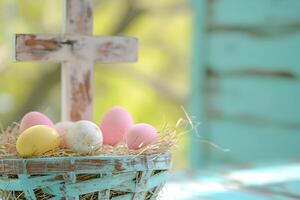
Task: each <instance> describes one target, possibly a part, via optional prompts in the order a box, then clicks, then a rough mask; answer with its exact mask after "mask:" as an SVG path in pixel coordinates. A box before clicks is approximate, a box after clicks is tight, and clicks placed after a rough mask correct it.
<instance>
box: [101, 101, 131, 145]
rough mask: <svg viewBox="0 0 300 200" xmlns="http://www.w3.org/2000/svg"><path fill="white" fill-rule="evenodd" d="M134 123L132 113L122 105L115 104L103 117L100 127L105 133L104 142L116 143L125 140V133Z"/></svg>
mask: <svg viewBox="0 0 300 200" xmlns="http://www.w3.org/2000/svg"><path fill="white" fill-rule="evenodd" d="M132 125H133V119H132V117H131V115H130V113H129V112H128V111H127V110H126V109H125V108H122V107H120V106H114V107H113V108H111V109H110V110H109V111H108V112H107V113H106V114H105V115H104V117H103V120H102V122H101V124H100V129H101V131H102V133H103V143H104V144H109V145H115V144H117V143H119V142H120V141H122V140H124V138H125V134H126V133H127V131H128V130H129V128H130V127H131V126H132Z"/></svg>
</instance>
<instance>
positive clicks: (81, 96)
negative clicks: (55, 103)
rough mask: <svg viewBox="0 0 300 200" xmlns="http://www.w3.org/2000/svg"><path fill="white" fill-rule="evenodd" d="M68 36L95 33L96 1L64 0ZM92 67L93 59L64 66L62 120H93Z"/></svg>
mask: <svg viewBox="0 0 300 200" xmlns="http://www.w3.org/2000/svg"><path fill="white" fill-rule="evenodd" d="M64 3H65V5H64V9H65V10H64V12H65V19H64V20H65V23H64V26H65V27H64V28H65V30H64V31H65V33H66V34H70V35H72V34H79V35H92V34H93V0H64ZM93 68H94V63H93V61H90V60H85V61H83V60H70V61H64V62H63V63H62V73H61V76H62V79H61V80H62V82H61V84H62V85H61V86H62V93H61V97H62V101H61V109H62V116H61V118H62V120H67V121H77V120H80V119H86V120H92V119H93V87H94V82H93Z"/></svg>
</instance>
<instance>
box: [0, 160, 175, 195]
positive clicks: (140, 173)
mask: <svg viewBox="0 0 300 200" xmlns="http://www.w3.org/2000/svg"><path fill="white" fill-rule="evenodd" d="M150 158H151V159H150ZM19 161H20V159H14V160H11V159H10V160H9V162H5V161H4V160H2V163H5V164H6V165H5V166H0V169H2V170H3V171H5V172H24V171H27V172H32V173H10V174H5V173H4V174H2V176H1V177H0V190H1V191H2V192H1V193H2V194H1V195H2V197H3V198H4V199H13V198H12V197H14V198H16V197H19V198H20V199H30V200H31V199H33V200H35V199H37V200H40V199H63V198H66V199H93V200H97V199H103V200H105V199H106V200H108V199H134V200H145V199H147V200H149V199H152V200H153V199H155V198H156V196H157V194H158V192H159V190H160V188H161V187H162V185H163V184H164V182H165V181H166V179H167V176H168V169H169V168H170V165H171V163H170V157H168V156H166V155H163V154H162V155H156V157H153V156H151V157H150V156H139V157H121V158H120V157H111V158H109V157H89V158H85V157H84V158H73V159H71V160H69V158H67V159H65V160H64V159H61V158H60V159H58V160H56V159H26V160H25V159H23V160H22V164H21V165H20V164H18V163H19ZM51 161H52V162H51ZM7 163H14V164H16V163H17V165H13V166H10V167H8V166H7ZM39 163H41V164H42V167H44V168H45V169H44V170H42V169H41V166H39V165H38V164H39ZM63 163H64V164H66V163H67V165H65V166H64V165H63ZM72 163H73V164H74V163H76V164H74V165H72V166H73V167H74V170H73V171H71V170H70V164H72ZM55 164H58V165H57V166H55ZM20 166H22V167H24V168H25V169H24V168H23V169H22V170H20ZM47 169H49V172H48V174H46V170H47ZM104 169H106V171H105V170H104ZM57 170H60V172H56V171H57ZM62 171H63V172H62ZM37 172H43V173H42V174H37ZM5 195H6V196H5Z"/></svg>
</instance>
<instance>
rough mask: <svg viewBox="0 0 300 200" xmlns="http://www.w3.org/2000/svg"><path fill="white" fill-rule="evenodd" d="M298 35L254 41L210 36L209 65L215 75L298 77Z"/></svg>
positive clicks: (241, 36) (244, 36)
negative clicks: (263, 73)
mask: <svg viewBox="0 0 300 200" xmlns="http://www.w3.org/2000/svg"><path fill="white" fill-rule="evenodd" d="M299 44H300V34H290V35H286V36H278V37H255V36H253V35H251V34H247V33H234V32H228V33H222V32H221V33H211V34H210V36H209V46H210V48H209V54H208V65H209V66H210V67H211V68H212V69H213V70H214V71H216V72H220V73H235V72H237V73H238V72H243V71H247V70H248V71H249V70H256V71H258V72H259V70H261V71H266V72H268V71H269V72H270V73H271V72H272V71H279V72H282V73H285V74H288V75H289V76H290V77H291V78H293V76H297V77H299V75H300V68H299V53H298V52H300V45H299Z"/></svg>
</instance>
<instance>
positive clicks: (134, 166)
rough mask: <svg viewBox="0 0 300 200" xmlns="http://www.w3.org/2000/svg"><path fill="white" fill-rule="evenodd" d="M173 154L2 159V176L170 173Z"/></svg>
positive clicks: (0, 167) (0, 165) (0, 170)
mask: <svg viewBox="0 0 300 200" xmlns="http://www.w3.org/2000/svg"><path fill="white" fill-rule="evenodd" d="M170 166H171V153H170V152H164V153H161V154H149V155H145V154H144V155H143V154H142V155H129V156H108V155H103V156H74V157H73V156H68V157H42V158H5V159H0V174H54V173H56V174H57V173H66V172H75V173H107V172H109V173H120V172H130V171H147V170H167V169H169V168H170Z"/></svg>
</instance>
